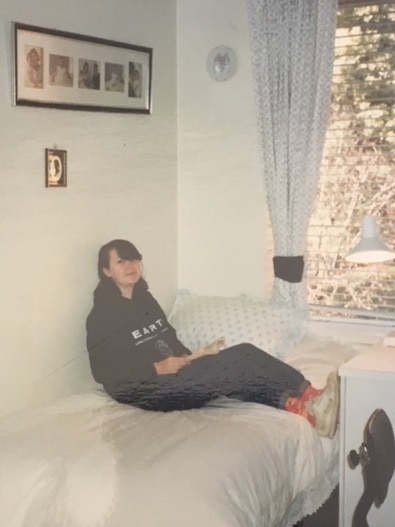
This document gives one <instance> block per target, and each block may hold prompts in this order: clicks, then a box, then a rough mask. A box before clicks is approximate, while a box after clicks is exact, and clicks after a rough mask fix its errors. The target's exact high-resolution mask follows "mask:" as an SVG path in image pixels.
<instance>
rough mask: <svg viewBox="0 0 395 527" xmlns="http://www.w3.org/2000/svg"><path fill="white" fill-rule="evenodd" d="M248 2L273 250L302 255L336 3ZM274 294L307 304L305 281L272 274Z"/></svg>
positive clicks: (326, 105)
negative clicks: (295, 280) (296, 280)
mask: <svg viewBox="0 0 395 527" xmlns="http://www.w3.org/2000/svg"><path fill="white" fill-rule="evenodd" d="M247 6H248V20H249V29H250V43H251V45H250V47H251V55H252V64H253V75H254V79H255V92H256V104H257V115H258V129H259V134H260V139H261V145H262V151H263V165H264V166H263V171H264V177H265V185H266V189H267V196H268V206H269V213H270V219H271V223H272V228H273V239H274V252H275V255H276V256H286V257H289V256H293V257H297V256H299V257H302V256H304V253H305V249H306V238H307V229H308V224H309V218H310V215H311V212H312V208H313V205H314V198H315V193H316V188H317V181H318V176H319V168H320V163H321V156H322V150H323V145H324V138H325V130H326V125H327V119H328V115H329V109H330V94H331V84H332V73H333V59H334V43H335V31H336V10H337V0H247ZM287 262H291V265H292V261H291V260H287V261H286V263H287ZM272 299H273V301H280V302H285V303H287V304H288V305H293V306H295V307H306V289H305V285H304V283H303V282H301V283H292V282H289V281H288V280H284V279H282V278H275V281H274V289H273V294H272Z"/></svg>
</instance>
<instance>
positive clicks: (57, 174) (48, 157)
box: [45, 148, 67, 188]
mask: <svg viewBox="0 0 395 527" xmlns="http://www.w3.org/2000/svg"><path fill="white" fill-rule="evenodd" d="M45 186H46V187H55V188H59V187H67V151H66V150H57V149H54V148H46V149H45Z"/></svg>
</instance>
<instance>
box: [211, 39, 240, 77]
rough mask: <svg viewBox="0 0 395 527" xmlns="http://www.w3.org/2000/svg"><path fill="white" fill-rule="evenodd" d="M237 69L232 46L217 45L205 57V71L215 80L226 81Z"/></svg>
mask: <svg viewBox="0 0 395 527" xmlns="http://www.w3.org/2000/svg"><path fill="white" fill-rule="evenodd" d="M236 70H237V56H236V53H235V52H234V51H233V49H232V48H228V47H227V46H217V47H216V48H214V49H212V50H211V51H210V53H209V54H208V57H207V71H208V73H209V75H210V77H211V78H212V79H214V80H216V81H227V80H229V79H230V78H232V77H233V75H234V74H235V73H236Z"/></svg>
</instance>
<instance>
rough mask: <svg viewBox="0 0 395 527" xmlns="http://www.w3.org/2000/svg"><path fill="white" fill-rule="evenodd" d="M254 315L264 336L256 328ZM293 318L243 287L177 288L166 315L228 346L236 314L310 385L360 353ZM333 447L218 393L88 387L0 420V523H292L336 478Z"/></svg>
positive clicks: (264, 526)
mask: <svg viewBox="0 0 395 527" xmlns="http://www.w3.org/2000/svg"><path fill="white" fill-rule="evenodd" d="M252 301H253V303H255V304H254V306H253V308H251V302H252ZM232 302H233V304H234V305H231V304H232ZM210 306H211V307H210ZM232 306H233V307H232ZM262 310H263V311H264V313H263V311H262ZM269 311H270V313H269ZM263 314H264V315H265V316H266V324H265V325H266V327H267V328H269V332H267V331H266V333H265V331H264V330H262V331H261V328H258V326H257V325H256V323H257V321H258V325H259V324H261V321H262V318H263ZM302 315H303V314H300V313H299V314H295V313H294V312H291V311H289V310H288V308H284V307H283V306H282V307H280V308H279V307H278V306H276V308H275V309H273V306H270V307H268V305H267V304H266V303H265V304H264V303H262V301H260V300H259V299H251V298H247V297H246V296H245V295H242V296H241V297H238V298H237V301H235V299H231V300H230V299H228V300H227V301H226V302H225V301H224V299H218V298H217V299H213V298H205V299H202V298H201V297H199V298H195V297H194V296H193V295H191V294H184V293H181V294H179V295H178V298H177V301H176V303H175V306H174V308H173V310H172V313H171V315H170V320H171V322H172V323H173V325H174V326H175V327H176V329H177V331H178V333H179V334H180V336H182V339H183V340H184V342H185V343H186V344H187V345H188V344H189V345H191V346H192V345H193V348H194V349H196V348H197V347H198V346H195V344H196V343H195V342H192V340H193V339H197V340H199V339H201V340H199V342H198V344H204V343H205V342H206V340H207V339H208V340H209V339H210V338H211V337H212V335H211V331H214V332H215V337H219V336H225V338H226V339H227V341H228V344H229V345H230V344H232V343H234V341H237V339H240V340H242V341H243V340H245V338H244V335H242V331H241V328H243V331H244V330H245V324H244V322H245V320H243V324H241V325H239V326H238V323H236V322H235V319H234V317H236V318H237V319H238V320H240V318H243V317H246V320H247V322H248V324H250V326H249V327H250V329H249V331H250V339H249V340H253V336H252V334H253V333H254V335H255V337H254V338H256V341H255V343H256V344H258V341H259V343H260V344H261V346H262V345H265V346H266V347H267V348H269V349H270V351H271V352H272V353H274V354H279V356H282V359H283V360H285V361H287V362H289V363H290V364H292V365H294V366H295V367H297V368H298V369H300V370H301V371H302V372H303V373H304V374H305V375H306V377H308V378H309V379H311V380H312V382H313V384H314V385H316V386H318V387H320V386H322V385H323V384H324V382H325V379H326V376H327V375H328V373H329V372H330V371H331V370H332V369H333V368H337V367H338V366H339V365H340V364H342V363H343V362H345V361H346V360H348V359H349V358H351V357H352V356H354V355H355V354H357V353H359V351H360V350H359V349H358V347H352V346H349V345H344V344H340V343H338V342H337V341H335V340H328V339H319V338H317V337H316V336H314V334H311V333H310V332H309V329H308V327H306V326H305V325H304V324H302V322H301V321H302V320H303V316H302ZM255 316H256V317H257V318H256V319H255ZM205 317H206V318H207V320H208V321H209V322H208V323H206V322H207V321H205V320H203V319H204V318H205ZM295 317H296V318H295ZM298 317H300V318H299V324H298V325H297V330H296V329H295V327H296V322H297V320H296V319H297V318H298ZM280 319H281V320H280ZM268 320H270V321H271V323H270V324H268V322H267V321H268ZM274 320H276V322H275V323H274ZM279 320H280V321H279ZM197 324H200V325H201V328H202V329H201V331H200V333H199V330H198V329H197ZM251 324H252V326H254V328H255V329H254V330H252V326H251ZM276 325H278V330H275V329H273V327H274V326H276ZM237 327H238V328H239V330H237ZM218 330H221V331H220V333H221V334H219V333H218ZM302 332H303V335H302ZM258 334H259V335H258ZM199 335H200V337H199ZM276 335H277V336H276ZM278 335H280V337H278ZM265 338H266V343H265V342H262V339H265ZM338 450H339V439H338V434H336V436H335V437H334V438H333V439H327V438H320V437H319V436H318V435H317V433H316V432H315V430H314V429H313V428H312V427H311V426H310V425H309V424H308V422H307V421H306V420H304V419H303V418H301V417H299V416H296V415H293V414H289V413H287V412H285V411H282V410H278V409H274V408H269V407H265V406H262V405H259V404H254V403H243V402H239V401H235V400H231V399H226V398H221V399H218V400H216V401H213V402H212V403H211V404H210V405H208V406H206V407H204V408H201V409H196V410H189V411H184V412H170V413H159V412H147V411H144V410H141V409H138V408H135V407H133V406H128V405H122V404H118V403H116V402H114V401H113V400H112V399H111V398H110V397H109V396H108V395H107V394H105V393H104V391H103V390H102V389H101V388H100V387H99V386H98V385H92V387H91V388H90V389H87V390H85V391H83V392H81V393H78V394H74V395H71V396H69V397H65V398H63V399H61V400H58V401H55V402H53V403H52V404H51V405H47V406H45V407H40V408H35V409H29V410H24V411H20V412H17V413H15V414H12V415H9V416H6V417H4V418H2V419H1V420H0V524H1V525H4V526H6V527H55V526H56V527H91V526H92V527H93V526H94V527H101V526H103V527H156V526H158V527H159V526H160V527H181V526H182V527H202V526H206V525H210V527H291V526H292V525H294V524H295V523H296V522H298V521H299V520H301V519H302V518H303V517H305V516H306V515H309V514H311V513H313V512H315V511H316V510H317V509H318V508H319V507H320V506H321V505H322V504H323V503H324V502H325V501H326V499H327V498H328V497H329V495H330V494H331V492H332V491H333V489H334V488H335V487H336V486H337V484H338Z"/></svg>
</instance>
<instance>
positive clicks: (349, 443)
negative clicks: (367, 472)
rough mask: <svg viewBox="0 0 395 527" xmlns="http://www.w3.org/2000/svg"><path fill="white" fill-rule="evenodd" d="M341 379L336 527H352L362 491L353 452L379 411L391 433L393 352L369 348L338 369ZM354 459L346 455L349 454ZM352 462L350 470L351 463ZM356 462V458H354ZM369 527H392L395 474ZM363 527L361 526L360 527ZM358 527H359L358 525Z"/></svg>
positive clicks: (394, 374)
mask: <svg viewBox="0 0 395 527" xmlns="http://www.w3.org/2000/svg"><path fill="white" fill-rule="evenodd" d="M339 374H340V378H341V407H340V486H339V527H352V519H353V514H354V511H355V508H356V506H357V504H358V501H359V500H360V498H361V496H362V493H363V491H364V480H363V473H362V467H361V463H359V464H357V465H356V466H355V453H361V454H363V450H360V447H361V445H362V444H363V442H364V430H365V426H366V424H367V422H368V421H369V418H370V417H371V416H372V414H373V412H375V410H377V409H382V410H384V412H385V413H386V414H387V416H388V418H389V421H390V423H389V427H390V428H391V426H390V425H391V424H392V428H393V429H394V430H395V349H394V348H390V347H383V346H379V347H371V348H369V349H367V351H366V352H363V353H361V354H360V355H358V356H356V357H354V358H353V359H351V360H350V361H349V362H347V363H345V364H343V365H342V366H341V367H340V369H339ZM353 450H354V451H355V452H354V456H352V455H351V456H350V452H351V451H353ZM353 460H354V468H351V467H352V466H353V463H352V461H353ZM356 462H358V457H357V459H356ZM367 522H368V523H367V524H368V525H369V526H370V527H389V526H391V525H395V474H394V475H393V477H392V479H391V481H390V484H389V487H388V494H387V497H386V499H385V500H384V502H383V503H382V504H381V506H380V507H379V508H377V507H376V505H374V504H373V505H372V506H371V508H370V510H369V513H368V515H367ZM367 524H365V523H364V524H361V526H360V527H363V526H364V525H367ZM358 527H359V526H358Z"/></svg>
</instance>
